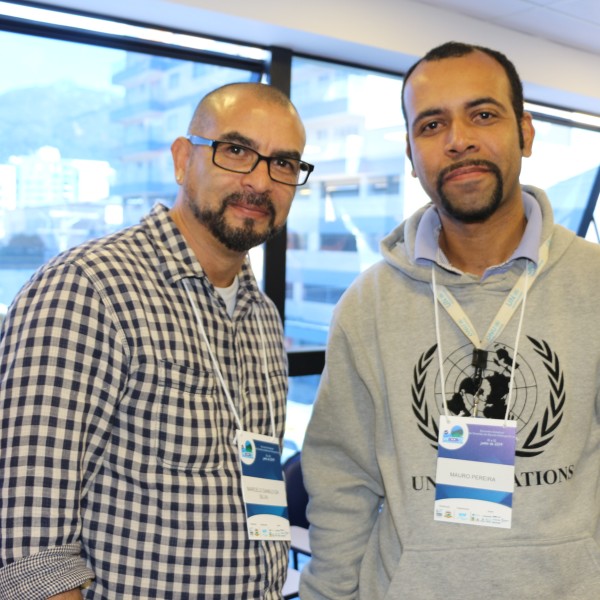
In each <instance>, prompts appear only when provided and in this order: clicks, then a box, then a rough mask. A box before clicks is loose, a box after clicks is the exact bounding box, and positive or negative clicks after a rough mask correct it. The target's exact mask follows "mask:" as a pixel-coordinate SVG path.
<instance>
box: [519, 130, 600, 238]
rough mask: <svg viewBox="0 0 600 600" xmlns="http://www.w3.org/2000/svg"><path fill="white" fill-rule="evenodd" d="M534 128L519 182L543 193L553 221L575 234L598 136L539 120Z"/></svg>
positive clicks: (596, 158)
mask: <svg viewBox="0 0 600 600" xmlns="http://www.w3.org/2000/svg"><path fill="white" fill-rule="evenodd" d="M534 126H535V140H534V142H533V154H532V155H531V157H530V158H527V159H525V160H524V161H523V169H522V172H521V181H522V182H523V183H529V184H531V185H535V186H536V187H539V188H542V189H544V190H546V192H547V193H548V196H549V198H550V201H551V203H552V207H553V209H554V220H555V221H556V222H557V223H560V224H561V225H564V226H565V227H567V228H568V229H571V230H572V231H575V232H577V231H578V228H579V224H580V222H581V218H582V216H583V211H584V210H585V208H586V205H587V202H588V199H589V197H590V193H591V190H592V186H593V184H594V180H595V177H596V172H597V170H598V168H599V165H600V163H599V149H600V132H599V131H593V130H589V129H583V128H580V127H573V126H569V125H559V124H556V123H551V122H548V121H543V120H540V119H534ZM594 241H598V239H597V238H596V239H595V240H594Z"/></svg>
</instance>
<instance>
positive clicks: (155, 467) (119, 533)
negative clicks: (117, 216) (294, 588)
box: [0, 83, 313, 600]
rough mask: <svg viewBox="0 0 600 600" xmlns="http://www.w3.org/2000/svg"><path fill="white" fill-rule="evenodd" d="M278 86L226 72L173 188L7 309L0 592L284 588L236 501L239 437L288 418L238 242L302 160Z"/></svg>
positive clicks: (267, 316) (56, 263) (99, 594)
mask: <svg viewBox="0 0 600 600" xmlns="http://www.w3.org/2000/svg"><path fill="white" fill-rule="evenodd" d="M304 144H305V132H304V127H303V125H302V123H301V121H300V118H299V116H298V114H297V112H296V110H295V108H294V107H293V105H292V104H291V103H290V101H289V100H288V98H287V97H286V96H285V95H284V94H282V93H281V92H279V91H278V90H276V89H275V88H272V87H270V86H267V85H262V84H251V83H245V84H231V85H227V86H224V87H222V88H219V89H217V90H215V91H213V92H211V93H210V94H208V95H207V96H206V97H205V98H204V99H203V100H202V101H201V102H200V104H199V105H198V107H197V109H196V111H195V113H194V115H193V118H192V120H191V123H190V126H189V130H188V132H187V135H186V136H183V137H179V138H177V139H176V140H175V141H174V143H173V145H172V154H173V164H174V170H175V178H176V180H177V183H178V185H179V190H178V194H177V198H176V200H175V203H174V205H173V207H172V208H171V209H169V208H167V207H165V206H162V205H157V206H155V207H154V208H153V209H152V211H151V212H150V213H149V214H148V215H147V216H146V217H145V218H144V219H143V220H142V222H141V223H140V224H139V225H137V226H135V227H131V228H129V229H126V230H124V231H122V232H119V233H117V234H115V235H113V236H110V237H107V238H103V239H101V240H97V241H93V242H89V243H87V244H84V245H82V246H80V247H78V248H75V249H73V250H70V251H68V252H66V253H65V254H63V255H61V256H59V257H57V258H55V259H54V260H52V261H51V262H50V263H48V264H47V265H46V266H45V267H44V268H43V269H42V270H40V272H38V273H37V274H36V275H35V276H34V277H33V278H32V280H31V281H30V282H29V283H28V284H27V285H26V286H25V287H24V288H23V289H22V290H21V292H20V293H19V295H18V296H17V298H16V299H15V301H14V303H13V305H12V306H11V308H10V310H9V313H8V315H7V317H6V319H5V321H4V323H3V330H2V338H1V342H0V361H1V364H2V367H1V369H2V372H1V378H2V379H1V387H0V414H1V415H2V418H1V420H0V423H1V424H2V430H1V431H0V439H2V444H3V445H2V452H1V455H0V471H1V472H2V488H1V497H0V597H2V598H7V599H8V598H14V599H18V600H23V599H25V598H26V599H27V600H32V599H37V598H39V599H45V598H60V599H61V600H65V599H80V598H86V599H92V598H93V599H94V600H99V599H103V600H116V599H117V598H119V599H121V598H131V599H136V600H140V599H144V598H160V599H163V600H167V599H175V598H193V599H200V598H202V599H211V598H214V599H217V598H218V599H219V600H222V599H223V598H232V599H233V598H235V599H236V600H239V599H241V598H244V599H246V598H264V599H275V598H280V597H281V588H282V586H283V583H284V580H285V577H286V573H287V561H288V542H286V541H284V540H281V541H273V540H272V539H270V540H269V539H262V538H261V536H260V535H259V533H258V532H256V531H253V530H252V527H251V526H250V525H249V523H248V521H247V516H246V513H247V511H246V508H247V507H246V505H245V504H244V492H243V489H242V486H243V480H242V475H241V465H240V460H239V452H238V447H237V443H236V442H237V441H238V439H240V436H242V435H247V436H257V437H260V436H262V437H260V439H263V438H264V439H266V440H269V442H270V443H272V446H273V447H275V448H276V450H279V449H280V447H281V442H282V438H283V432H284V423H285V401H286V393H287V378H286V373H287V362H286V354H285V350H284V343H283V330H282V325H281V321H280V318H279V315H278V312H277V310H276V308H275V306H274V305H273V303H272V302H271V301H270V300H269V299H268V298H266V297H265V296H264V295H263V294H262V293H261V291H260V290H259V288H258V286H257V283H256V280H255V278H254V276H253V274H252V271H251V268H250V265H249V263H248V259H247V252H248V250H249V249H250V248H252V247H254V246H256V245H258V244H261V243H262V242H264V241H266V240H267V239H269V238H270V237H271V236H273V235H274V234H275V233H277V232H278V231H279V230H280V229H281V228H282V226H283V225H284V223H285V220H286V218H287V215H288V212H289V210H290V206H291V203H292V200H293V197H294V194H295V191H296V187H297V186H298V185H302V184H304V183H306V180H307V179H308V176H309V175H310V172H311V171H312V169H313V167H312V165H309V164H308V163H306V162H303V161H302V160H301V154H302V151H303V149H304Z"/></svg>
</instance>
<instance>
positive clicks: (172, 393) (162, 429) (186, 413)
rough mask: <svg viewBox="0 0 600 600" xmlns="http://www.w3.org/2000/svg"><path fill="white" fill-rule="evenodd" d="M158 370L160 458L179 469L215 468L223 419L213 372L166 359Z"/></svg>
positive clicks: (157, 407) (209, 469)
mask: <svg viewBox="0 0 600 600" xmlns="http://www.w3.org/2000/svg"><path fill="white" fill-rule="evenodd" d="M158 371H159V373H158V375H159V376H158V397H157V399H156V400H157V401H156V403H155V406H156V411H157V413H158V414H157V415H156V417H157V421H158V423H159V430H158V447H157V452H158V460H159V462H160V463H161V464H162V465H163V466H164V467H165V468H169V469H176V470H178V471H186V472H203V471H215V470H218V469H219V468H220V467H221V462H222V449H223V440H222V431H223V423H222V422H221V421H222V415H221V411H220V409H219V407H218V404H217V402H216V394H215V382H214V378H213V374H212V373H206V372H201V371H197V370H193V369H190V368H188V367H184V366H181V365H176V364H173V363H168V362H161V363H160V364H159V366H158Z"/></svg>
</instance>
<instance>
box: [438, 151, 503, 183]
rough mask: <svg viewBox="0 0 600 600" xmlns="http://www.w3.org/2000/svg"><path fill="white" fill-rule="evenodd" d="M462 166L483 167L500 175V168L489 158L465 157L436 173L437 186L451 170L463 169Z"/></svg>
mask: <svg viewBox="0 0 600 600" xmlns="http://www.w3.org/2000/svg"><path fill="white" fill-rule="evenodd" d="M464 167H485V168H486V169H489V170H490V171H492V173H494V174H495V175H497V176H498V177H500V175H501V174H500V169H499V168H498V165H496V164H495V163H493V162H491V161H489V160H484V159H482V158H471V159H467V160H461V161H460V162H457V163H454V164H452V165H448V166H447V167H445V168H444V169H442V170H441V171H440V173H439V175H438V186H439V185H441V184H442V182H443V180H444V178H445V177H446V175H449V174H450V173H452V172H453V171H456V170H457V169H463V168H464Z"/></svg>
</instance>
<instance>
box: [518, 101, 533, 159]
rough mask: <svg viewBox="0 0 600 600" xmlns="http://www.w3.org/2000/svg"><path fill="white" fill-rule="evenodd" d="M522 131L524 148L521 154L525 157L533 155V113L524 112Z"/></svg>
mask: <svg viewBox="0 0 600 600" xmlns="http://www.w3.org/2000/svg"><path fill="white" fill-rule="evenodd" d="M521 132H522V136H523V148H522V151H521V154H522V155H523V156H524V157H528V156H531V149H532V146H533V139H534V138H535V128H534V126H533V117H532V116H531V113H528V112H524V113H523V117H522V118H521Z"/></svg>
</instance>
